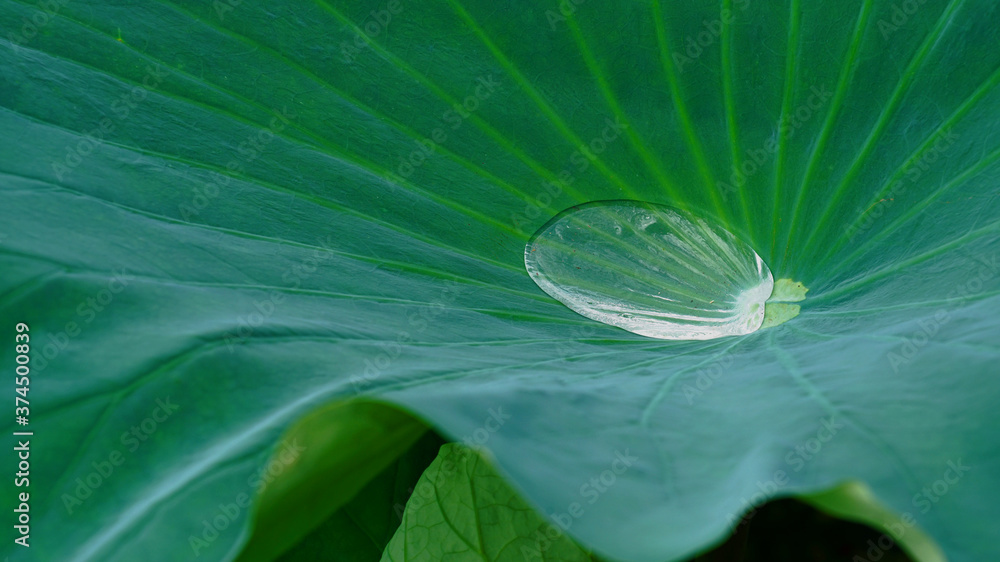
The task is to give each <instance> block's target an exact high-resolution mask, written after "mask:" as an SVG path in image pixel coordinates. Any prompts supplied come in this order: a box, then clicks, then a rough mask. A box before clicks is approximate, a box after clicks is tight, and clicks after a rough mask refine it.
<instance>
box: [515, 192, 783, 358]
mask: <svg viewBox="0 0 1000 562" xmlns="http://www.w3.org/2000/svg"><path fill="white" fill-rule="evenodd" d="M524 263H525V267H526V269H527V270H528V274H529V275H530V276H531V279H532V280H534V282H535V283H536V284H537V285H538V286H539V287H540V288H541V289H542V290H543V291H545V292H546V293H548V294H549V295H550V296H552V297H553V298H555V299H556V300H558V301H559V302H561V303H563V304H565V305H566V306H568V307H569V308H570V309H572V310H574V311H576V312H578V313H579V314H582V315H583V316H586V317H587V318H591V319H593V320H597V321H598V322H603V323H605V324H610V325H612V326H618V327H619V328H623V329H625V330H628V331H630V332H633V333H636V334H639V335H643V336H648V337H652V338H660V339H669V340H708V339H714V338H721V337H726V336H737V335H743V334H749V333H751V332H754V331H756V330H758V329H759V328H760V327H761V324H762V322H763V320H764V303H765V301H766V300H767V299H768V297H769V296H770V295H771V291H772V289H773V287H774V279H773V278H772V276H771V271H770V270H769V269H768V267H767V265H766V264H765V263H764V261H763V260H762V259H761V257H760V256H758V255H757V253H756V252H755V251H754V250H753V248H751V247H750V246H749V245H747V244H746V243H745V242H743V241H741V240H739V239H738V238H736V236H734V235H733V234H732V233H730V232H729V231H727V230H726V229H724V228H722V227H721V226H719V225H716V224H712V223H710V222H709V221H706V220H703V219H700V218H697V217H694V216H692V215H690V214H689V213H686V212H683V211H680V210H678V209H674V208H671V207H667V206H664V205H657V204H653V203H645V202H640V201H598V202H593V203H588V204H585V205H579V206H576V207H571V208H569V209H567V210H565V211H563V212H562V213H560V214H558V215H557V216H555V217H554V218H553V219H552V220H550V221H549V222H548V223H546V224H545V226H543V227H542V228H541V229H539V231H538V232H537V233H535V235H534V236H533V237H532V238H531V240H530V241H529V242H528V245H527V246H526V247H525V250H524Z"/></svg>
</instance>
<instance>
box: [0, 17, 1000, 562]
mask: <svg viewBox="0 0 1000 562" xmlns="http://www.w3.org/2000/svg"><path fill="white" fill-rule="evenodd" d="M562 5H563V6H564V8H560V5H559V4H558V3H556V2H551V3H534V2H530V3H529V2H512V3H509V4H505V5H504V6H503V7H498V5H497V4H496V3H491V2H485V1H481V0H449V1H447V2H438V3H411V2H407V1H406V0H400V1H399V2H396V1H390V2H375V1H366V2H361V3H357V2H343V1H339V0H320V1H318V2H315V3H298V2H269V3H265V4H258V3H251V2H239V1H237V0H221V1H218V2H214V3H207V2H187V1H176V2H152V1H143V2H127V3H114V2H112V3H108V2H92V1H88V0H74V1H72V2H62V1H56V2H51V3H46V2H42V3H32V2H21V1H10V2H5V3H3V4H2V5H0V28H2V29H3V33H2V34H0V130H2V131H3V132H4V134H2V135H0V190H2V191H0V201H2V204H0V272H2V275H0V317H2V318H3V321H4V322H5V325H4V326H3V327H2V328H0V330H2V332H3V333H5V334H7V338H8V339H7V340H6V341H7V342H8V343H6V344H4V345H3V346H0V357H2V361H3V364H4V365H5V367H4V368H5V369H8V372H10V371H12V370H14V368H15V366H16V355H17V354H18V353H19V352H18V351H17V350H16V349H15V343H16V342H15V334H16V330H15V325H16V324H17V323H20V322H23V323H25V324H26V325H27V326H29V327H30V331H29V332H28V334H29V335H30V346H31V350H30V353H29V355H30V366H31V375H30V394H28V400H29V401H30V415H29V416H28V417H29V418H30V420H29V422H28V424H27V425H26V426H21V425H15V417H14V416H13V412H9V413H10V414H11V415H10V416H9V417H7V418H6V419H5V420H4V421H3V429H4V430H6V431H7V432H8V433H7V435H8V436H9V435H10V434H11V432H12V431H17V430H29V431H32V432H33V434H34V435H33V436H32V438H31V440H30V441H31V443H30V446H31V454H30V463H31V467H30V472H31V474H30V485H28V486H27V487H18V486H15V485H14V483H13V481H11V480H9V481H8V483H7V484H6V488H5V490H6V491H5V492H4V494H3V498H2V500H0V507H2V508H3V509H5V510H7V513H12V511H11V510H13V509H14V508H15V507H17V502H16V501H15V500H16V497H17V496H16V494H17V493H18V492H30V522H31V528H30V541H31V547H30V549H26V548H23V547H21V546H18V545H16V544H14V543H13V541H12V540H7V541H5V543H4V545H3V547H0V556H7V557H10V559H11V560H124V561H131V560H147V559H161V560H187V559H194V558H197V559H199V560H232V559H235V558H236V557H237V556H239V554H240V552H241V550H242V549H243V547H244V545H246V544H248V542H249V541H250V540H251V535H255V536H256V535H257V534H260V533H266V532H267V531H268V530H267V529H263V528H259V529H257V530H256V532H255V531H254V529H253V522H254V521H255V517H256V515H255V514H257V510H258V508H260V509H261V510H262V511H261V512H260V513H259V515H260V517H261V519H260V520H261V521H266V520H268V519H267V517H272V519H270V520H272V521H273V520H280V519H274V518H276V517H277V515H276V514H274V513H267V512H266V511H263V509H264V508H263V507H262V506H264V504H263V503H262V502H263V500H262V499H260V498H264V497H266V496H265V495H266V493H267V491H268V490H276V489H277V485H278V483H281V482H284V479H285V478H287V477H288V474H290V473H287V472H281V471H280V470H276V471H275V472H274V473H271V472H268V470H269V467H271V466H275V465H274V462H273V461H274V459H279V458H280V455H281V454H282V451H283V450H282V448H281V447H282V445H281V441H282V436H283V435H284V434H285V432H286V430H288V429H289V428H290V427H291V426H292V425H293V424H294V423H295V422H296V421H297V420H299V419H301V418H303V417H304V416H306V415H307V414H309V413H310V412H313V411H315V410H316V409H318V408H321V407H325V406H329V405H330V404H332V403H339V402H341V401H345V400H347V399H349V398H352V397H355V396H358V395H363V396H366V397H370V398H372V399H376V400H380V401H382V402H384V403H387V404H392V405H395V406H398V407H399V408H401V409H403V410H405V411H408V412H412V413H414V414H415V415H417V416H419V417H420V418H421V419H422V420H423V421H424V422H426V423H427V424H429V425H430V426H431V427H433V428H434V429H435V430H436V431H438V432H440V433H441V434H442V435H444V436H446V437H447V438H449V439H453V440H456V441H462V442H466V443H468V444H472V445H478V446H482V447H484V448H485V449H487V450H489V451H490V453H491V455H492V457H493V460H494V461H495V466H496V468H497V470H498V471H499V473H500V474H502V475H503V476H504V477H505V478H507V479H508V481H509V483H510V484H511V486H512V487H513V489H515V490H518V491H519V493H521V494H522V495H523V497H524V498H525V499H526V500H527V501H529V502H530V503H531V504H532V505H533V506H535V507H536V508H537V509H538V510H539V512H540V513H542V514H544V515H546V516H549V517H559V516H561V515H562V514H564V513H568V509H569V506H571V505H573V504H579V505H581V506H582V509H583V512H582V514H580V516H579V517H574V518H573V523H572V526H571V527H570V529H569V534H570V535H571V536H572V537H573V538H574V539H575V540H577V541H578V542H579V543H580V544H582V545H584V546H585V547H586V548H588V549H592V550H593V551H594V552H596V553H598V554H599V555H600V556H601V557H602V558H608V559H612V560H629V561H637V562H645V561H650V562H652V561H657V562H659V561H663V560H682V559H684V558H686V557H689V556H691V555H693V554H695V553H697V552H700V551H703V550H705V549H707V548H709V547H710V546H711V545H713V544H715V543H718V542H719V541H722V540H723V539H724V538H725V537H726V536H727V535H728V534H729V533H730V532H731V530H732V529H733V527H734V525H737V524H738V520H739V518H740V517H741V516H742V515H743V514H744V513H747V514H748V516H750V517H752V514H753V509H754V506H756V505H759V504H760V503H762V502H764V501H766V500H767V499H770V498H774V497H781V496H793V495H804V494H813V493H817V492H821V491H823V490H827V489H830V488H832V487H834V486H836V485H838V484H840V483H842V482H845V481H858V482H862V483H864V484H865V485H866V486H867V487H868V488H869V489H870V490H871V492H872V494H873V496H874V498H875V499H876V500H877V501H878V503H879V505H882V506H884V507H885V508H886V509H887V510H890V511H892V512H895V513H898V514H900V517H901V518H902V517H903V516H907V515H908V516H909V519H907V520H912V521H913V522H914V523H913V525H914V526H915V527H918V528H920V529H922V530H923V531H925V532H926V533H927V534H928V535H929V536H930V537H931V538H933V539H934V540H935V541H937V543H938V546H939V547H940V549H941V551H943V552H944V554H945V555H946V556H947V557H948V559H949V560H953V561H958V562H965V561H976V562H978V561H981V560H993V559H997V558H998V557H1000V544H998V543H997V541H996V540H995V539H994V538H993V533H992V531H993V529H994V527H995V524H994V523H995V521H996V520H997V519H998V518H1000V506H998V504H997V502H996V501H995V498H996V497H998V496H1000V448H998V447H997V446H996V435H997V432H998V430H1000V409H998V408H997V407H996V404H995V402H996V396H997V395H998V394H1000V379H997V377H996V365H997V362H998V360H1000V345H998V344H997V341H996V334H997V333H998V332H1000V275H998V269H1000V264H998V256H997V254H998V251H1000V220H998V219H1000V198H998V196H997V193H998V191H997V185H998V182H1000V165H998V159H1000V127H997V122H998V120H1000V31H998V28H997V26H996V25H995V23H994V22H995V21H996V19H997V17H998V16H1000V6H998V5H997V4H996V3H995V2H990V1H988V0H952V1H944V0H929V1H927V2H923V3H919V2H902V3H898V2H892V1H889V0H837V1H833V0H823V1H817V2H803V1H801V0H787V1H782V2H752V1H749V0H721V1H720V2H695V1H682V2H663V1H662V0H649V1H627V2H622V3H598V2H584V3H580V4H574V3H568V2H563V3H562ZM567 7H571V8H572V10H570V9H569V8H567ZM904 8H905V9H904ZM561 10H565V13H564V12H563V11H561ZM619 199H631V200H639V201H646V202H650V203H655V204H662V205H667V206H670V207H675V208H680V209H683V210H685V211H686V212H689V213H691V214H693V215H695V216H699V217H703V218H704V219H705V220H707V221H711V222H712V223H713V224H719V225H721V226H723V227H724V228H725V229H726V230H728V231H729V232H732V233H733V234H734V235H736V237H737V238H739V239H740V240H742V241H744V242H746V243H747V244H749V245H750V247H752V248H753V249H754V250H755V251H756V253H757V254H759V255H760V256H761V257H762V258H763V260H764V261H765V262H766V264H767V265H768V267H769V269H770V270H771V272H772V273H773V275H774V278H775V279H782V278H789V279H794V280H795V281H797V282H801V283H803V284H804V286H806V287H808V288H809V292H808V296H807V297H806V298H805V299H804V300H802V301H801V302H799V303H797V304H798V305H799V306H800V307H801V310H800V312H799V314H798V316H796V317H794V318H791V319H790V320H788V321H787V322H785V323H783V324H780V325H776V326H774V327H773V328H769V329H766V330H761V331H758V332H755V333H752V334H749V335H747V336H742V337H732V338H722V339H717V340H711V341H697V342H692V341H664V340H652V339H648V338H644V337H642V336H639V335H635V334H631V333H628V332H625V331H623V330H620V329H618V328H615V327H612V326H608V325H604V324H600V323H597V322H594V321H591V320H588V319H586V318H583V317H581V316H579V315H577V314H576V313H574V312H572V311H571V310H569V309H568V308H566V307H565V306H563V305H562V304H560V303H559V302H557V301H555V300H554V299H552V298H550V297H549V296H547V295H546V294H545V293H543V292H542V291H541V290H540V289H539V288H538V287H537V286H536V285H535V284H534V283H533V282H532V281H531V279H529V278H528V275H527V273H526V271H525V268H524V261H523V260H524V257H523V256H524V248H525V244H526V242H527V241H528V240H529V238H530V237H531V235H532V234H533V233H534V232H535V231H536V230H537V229H538V228H540V227H541V226H542V225H544V224H545V223H546V222H547V221H548V220H550V219H551V218H552V217H553V216H555V215H556V214H558V213H559V212H560V211H562V210H564V209H567V208H569V207H571V206H573V205H578V204H583V203H587V202H590V201H596V200H619ZM8 388H10V387H8ZM8 396H9V397H10V395H9V394H8ZM10 398H11V401H13V400H12V398H13V397H10ZM344 429H345V431H346V432H347V433H350V429H351V428H350V427H347V428H344ZM415 438H416V435H414V436H413V439H415ZM404 441H405V440H400V441H399V443H397V445H398V450H396V455H397V456H398V455H399V454H402V452H403V451H405V449H406V446H408V442H406V443H404ZM8 442H9V443H11V445H12V447H13V446H16V444H15V443H13V437H8ZM306 443H307V444H305V446H306V447H307V450H308V447H309V445H308V443H311V442H308V441H307V442H306ZM352 443H353V444H352V445H346V444H345V446H352V447H354V448H355V450H356V452H357V454H358V458H359V464H358V470H359V471H361V472H362V473H364V474H367V476H369V477H370V478H375V477H376V475H377V474H378V472H379V471H380V470H381V469H375V468H372V469H371V472H370V473H368V472H364V470H362V468H361V467H365V466H370V465H366V464H365V461H364V458H365V456H364V455H365V454H366V453H365V452H366V451H369V450H371V449H373V448H374V449H379V450H389V448H390V447H389V445H391V444H387V443H381V442H380V443H375V442H365V441H364V440H355V441H353V442H352ZM623 459H628V466H627V467H625V465H624V463H625V461H624V460H623ZM384 460H385V459H384ZM17 462H18V460H17V459H16V458H15V457H14V455H13V454H10V455H8V456H7V457H6V460H4V461H3V463H4V466H5V467H6V468H7V472H6V473H7V474H8V475H13V474H15V473H16V471H17V464H16V463H17ZM387 462H388V461H387ZM277 466H278V467H279V468H280V466H281V465H277ZM296 466H298V465H296ZM383 466H385V465H383ZM362 480H363V478H358V479H356V480H355V481H354V484H355V485H356V486H357V487H360V486H362V485H363V484H364V482H363V481H362ZM302 481H303V482H306V483H309V482H313V484H309V485H311V486H314V488H312V489H313V490H315V491H316V492H317V493H316V494H315V496H314V497H322V494H321V493H320V492H322V491H323V490H324V488H323V487H336V486H337V485H338V483H337V482H321V479H320V478H318V477H315V475H314V477H313V478H305V479H303V480H302ZM320 482H321V483H320ZM595 482H596V483H595ZM308 489H309V488H304V489H299V493H305V492H306V491H307V490H308ZM335 507H336V506H330V507H329V509H331V510H333V509H335ZM323 517H326V515H323V516H322V517H321V514H315V518H312V519H309V520H310V521H313V523H311V524H316V525H318V524H320V522H321V521H322V520H323ZM309 530H310V529H298V530H297V535H298V536H305V535H306V534H307V533H308V532H309ZM13 532H15V533H17V532H19V531H17V530H14V531H13ZM281 540H282V539H281V537H278V538H275V539H273V541H275V542H274V543H273V544H271V545H270V546H271V548H273V549H274V550H275V551H277V552H280V551H282V550H285V549H287V548H290V547H292V546H293V545H292V544H284V543H282V542H281Z"/></svg>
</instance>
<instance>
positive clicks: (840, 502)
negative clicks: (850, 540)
mask: <svg viewBox="0 0 1000 562" xmlns="http://www.w3.org/2000/svg"><path fill="white" fill-rule="evenodd" d="M800 499H801V500H803V501H805V502H807V503H810V504H812V505H813V507H815V508H816V509H819V510H821V511H825V512H826V513H829V514H830V515H833V516H835V517H840V518H842V519H847V520H849V521H857V522H858V523H864V524H866V525H870V526H871V527H873V528H875V529H879V530H881V531H883V532H884V534H883V536H882V537H881V538H880V539H879V541H878V543H877V544H875V545H874V546H873V549H875V550H876V551H877V552H881V551H884V550H888V549H889V548H892V545H894V544H898V545H899V547H900V548H902V549H903V550H904V551H906V553H907V554H908V555H909V556H910V558H912V559H913V560H916V561H917V562H945V561H946V560H947V558H946V557H945V555H944V552H942V551H941V547H939V546H938V545H937V543H936V542H934V539H932V538H931V537H930V536H929V535H928V534H927V533H926V532H924V530H923V529H921V528H920V527H919V526H917V524H916V519H915V518H914V516H913V514H912V513H909V512H905V513H902V514H900V513H897V512H895V511H893V510H892V509H890V508H888V507H886V506H885V505H883V504H882V503H881V502H879V500H878V499H877V498H876V497H875V494H874V493H873V492H872V490H871V489H870V488H869V487H868V486H867V485H865V484H864V483H862V482H857V481H850V482H845V483H843V484H841V485H840V486H837V487H836V488H833V489H831V490H827V491H825V492H820V493H817V494H811V495H806V496H802V497H801V498H800ZM883 541H884V542H883ZM869 558H871V559H873V560H874V559H875V558H874V556H873V555H869Z"/></svg>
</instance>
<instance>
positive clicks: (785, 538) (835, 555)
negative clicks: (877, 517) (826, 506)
mask: <svg viewBox="0 0 1000 562" xmlns="http://www.w3.org/2000/svg"><path fill="white" fill-rule="evenodd" d="M880 539H881V541H880ZM844 561H846V562H912V561H911V559H910V557H909V556H907V554H906V553H905V552H904V551H903V549H901V548H900V547H899V546H897V545H896V544H895V542H894V541H892V540H891V538H890V537H888V536H886V535H883V533H881V532H880V531H877V530H875V529H872V528H871V527H868V526H866V525H861V524H858V523H852V522H850V521H844V520H842V519H837V518H836V517H831V516H829V515H827V514H825V513H823V512H821V511H818V510H816V509H814V508H813V507H812V506H809V505H807V504H805V503H802V502H799V501H796V500H792V499H782V500H776V501H773V502H770V503H767V504H766V505H764V506H763V507H761V508H760V509H758V510H757V512H756V513H755V514H754V515H753V517H752V518H751V519H750V521H749V523H748V524H744V525H741V526H740V528H739V529H738V530H737V532H736V533H735V534H734V535H733V536H732V537H730V538H729V540H727V541H726V542H725V543H723V544H722V545H720V546H719V547H718V548H716V549H715V550H712V551H711V552H707V553H705V554H703V555H701V556H699V557H697V558H694V559H693V560H692V562H844Z"/></svg>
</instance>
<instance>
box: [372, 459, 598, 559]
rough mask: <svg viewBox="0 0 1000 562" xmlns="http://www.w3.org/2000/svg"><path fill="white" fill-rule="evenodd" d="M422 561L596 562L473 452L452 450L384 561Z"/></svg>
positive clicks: (416, 497) (410, 509)
mask: <svg viewBox="0 0 1000 562" xmlns="http://www.w3.org/2000/svg"><path fill="white" fill-rule="evenodd" d="M423 560H427V561H435V562H436V561H441V560H484V561H489V562H502V561H507V560H509V561H511V562H514V561H516V562H523V561H524V560H542V561H555V560H558V561H563V562H576V561H581V562H582V561H591V560H596V558H595V557H593V556H592V555H591V554H590V553H588V552H587V551H586V550H584V549H583V548H582V547H580V546H579V545H577V544H576V543H574V542H573V540H572V539H570V538H569V537H567V536H566V534H565V533H564V532H563V530H562V529H561V528H560V527H559V526H558V525H556V524H555V523H550V522H549V521H547V520H545V519H544V518H543V517H542V516H541V515H539V514H538V512H536V511H535V509H534V508H532V507H531V506H530V505H528V503H527V502H525V501H524V500H523V499H522V498H521V497H520V495H519V494H518V493H517V492H515V491H514V490H512V489H511V488H510V486H508V485H507V483H506V482H505V481H504V479H503V477H502V476H500V475H499V474H497V472H496V470H494V468H493V467H492V466H490V464H489V463H488V462H486V461H485V460H483V459H482V458H481V457H480V456H479V455H478V454H477V453H476V452H474V451H473V450H471V449H469V448H467V447H463V446H461V445H457V444H447V445H445V446H443V447H441V451H440V453H438V457H437V458H436V459H434V462H433V463H431V465H430V466H429V467H427V470H426V471H424V474H423V476H421V477H420V481H419V482H418V483H417V487H416V488H415V489H414V491H413V495H412V496H410V500H409V501H408V502H407V504H406V510H405V512H404V513H403V522H402V524H401V525H400V526H399V529H397V530H396V534H395V535H394V536H393V537H392V540H391V541H389V545H388V546H387V547H386V549H385V552H384V553H383V555H382V562H389V561H392V562H419V561H423Z"/></svg>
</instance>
